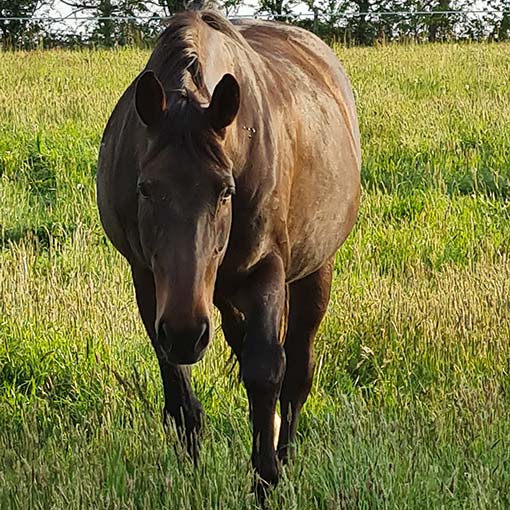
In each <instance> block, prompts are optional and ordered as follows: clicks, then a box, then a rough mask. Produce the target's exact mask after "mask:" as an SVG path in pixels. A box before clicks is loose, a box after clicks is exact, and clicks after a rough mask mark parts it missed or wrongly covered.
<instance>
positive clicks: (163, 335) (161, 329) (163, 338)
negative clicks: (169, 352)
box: [158, 321, 171, 346]
mask: <svg viewBox="0 0 510 510" xmlns="http://www.w3.org/2000/svg"><path fill="white" fill-rule="evenodd" d="M158 342H159V343H160V344H161V345H164V346H168V345H170V344H171V340H170V335H169V334H168V328H167V325H166V323H165V321H160V323H159V325H158Z"/></svg>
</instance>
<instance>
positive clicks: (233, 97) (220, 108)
mask: <svg viewBox="0 0 510 510" xmlns="http://www.w3.org/2000/svg"><path fill="white" fill-rule="evenodd" d="M240 100H241V94H240V89H239V83H237V80H236V79H235V78H234V77H233V76H232V75H231V74H225V75H224V76H223V78H222V79H221V80H220V81H219V83H218V85H216V87H215V89H214V92H213V95H212V99H211V104H210V105H209V108H208V109H207V111H208V114H209V119H210V122H211V125H212V127H213V128H214V129H215V130H216V131H219V132H221V131H222V130H223V129H225V128H226V127H227V126H230V124H232V122H233V121H234V119H235V116H236V115H237V112H238V110H239V104H240Z"/></svg>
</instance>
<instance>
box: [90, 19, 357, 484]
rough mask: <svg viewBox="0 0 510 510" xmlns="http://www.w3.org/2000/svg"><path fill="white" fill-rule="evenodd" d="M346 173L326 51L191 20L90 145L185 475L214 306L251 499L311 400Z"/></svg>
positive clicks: (343, 113) (346, 91) (340, 83)
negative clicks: (240, 408)
mask: <svg viewBox="0 0 510 510" xmlns="http://www.w3.org/2000/svg"><path fill="white" fill-rule="evenodd" d="M360 165H361V150H360V135H359V127H358V120H357V115H356V107H355V102H354V97H353V92H352V88H351V85H350V82H349V80H348V78H347V76H346V74H345V72H344V70H343V68H342V66H341V64H340V63H339V61H338V58H337V57H336V55H335V54H334V53H333V51H332V50H331V49H330V48H329V47H328V46H327V45H326V44H325V43H323V42H322V41H321V40H320V39H319V38H318V37H316V36H315V35H313V34H311V33H309V32H307V31H305V30H303V29H301V28H297V27H294V26H288V25H285V24H280V23H275V22H267V21H255V20H238V21H235V20H234V21H232V22H231V21H229V20H227V19H226V18H225V17H224V16H223V15H221V14H220V13H218V12H215V11H207V10H205V11H187V12H182V13H178V14H176V15H175V16H174V17H172V18H171V19H170V21H169V22H168V26H167V27H166V29H165V30H164V31H163V32H162V34H161V35H160V37H159V39H158V41H157V43H156V45H155V48H154V50H153V52H152V53H151V55H150V57H149V60H148V62H147V65H146V67H145V69H144V70H143V71H142V72H141V73H140V74H139V75H138V76H137V77H136V79H134V81H133V82H132V83H131V85H129V87H128V88H127V89H126V90H125V92H124V93H123V95H122V96H121V98H120V100H119V101H118V103H117V105H116V106H115V108H114V110H113V112H112V114H111V116H110V118H109V120H108V122H107V125H106V128H105V131H104V134H103V138H102V141H101V147H100V153H99V161H98V169H97V201H98V207H99V213H100V218H101V222H102V225H103V228H104V230H105V232H106V234H107V236H108V238H109V239H110V240H111V242H112V243H113V245H114V247H115V248H116V249H117V250H118V251H119V252H120V253H121V254H122V255H123V256H124V257H125V258H126V259H127V261H128V263H129V265H130V267H131V274H132V279H133V284H134V288H135V294H136V300H137V304H138V308H139V311H140V315H141V319H142V321H143V324H144V326H145V329H146V331H147V334H148V336H149V338H150V340H151V342H152V345H153V347H154V350H155V353H156V356H157V359H158V362H159V367H160V372H161V378H162V383H163V389H164V396H165V401H164V417H165V421H167V420H168V419H173V420H174V421H175V425H176V429H177V431H178V432H179V437H180V438H181V439H182V440H183V441H184V443H185V445H186V447H187V449H188V451H189V452H190V454H191V455H192V456H193V457H194V458H196V455H197V452H198V448H199V439H200V431H201V429H202V424H203V417H204V411H203V409H202V406H201V404H200V402H199V401H198V399H197V398H196V396H195V395H194V394H193V391H192V387H191V383H190V365H192V364H194V363H196V362H198V361H199V360H200V359H201V358H202V357H203V356H204V353H205V352H206V349H207V347H208V345H209V344H210V343H211V341H212V337H213V331H214V326H213V307H214V306H215V307H216V308H217V309H218V310H219V312H220V316H221V327H222V330H223V333H224V337H225V339H226V342H227V343H228V344H229V346H230V347H231V349H232V351H233V354H234V355H235V356H234V358H237V360H238V362H239V367H240V378H241V380H242V382H243V384H244V386H245V388H246V392H247V395H248V400H249V416H250V422H251V427H252V433H253V446H252V452H251V462H252V466H253V469H254V475H255V480H256V487H262V488H263V489H264V490H265V488H267V487H270V486H274V485H275V484H276V483H277V482H278V478H279V474H280V470H281V465H283V464H284V463H285V462H287V461H288V458H289V449H290V447H291V444H292V443H293V441H294V439H295V436H296V427H297V422H298V418H299V414H300V411H301V409H302V406H303V404H304V403H305V400H306V399H307V396H308V394H309V392H310V389H311V385H312V378H313V372H314V351H313V342H314V338H315V336H316V333H317V330H318V327H319V324H320V323H321V320H322V318H323V316H324V315H325V312H326V309H327V306H328V302H329V298H330V290H331V282H332V274H333V262H334V256H335V253H336V251H337V250H338V248H339V247H340V246H341V245H342V243H343V242H344V240H345V239H346V238H347V236H348V234H349V233H350V231H351V230H352V228H353V226H354V223H355V220H356V217H357V213H358V208H359V199H360ZM278 403H279V405H280V413H281V422H280V423H281V426H280V427H279V426H278V420H277V416H278V415H277V414H276V413H277V411H276V408H277V404H278ZM278 429H279V431H278Z"/></svg>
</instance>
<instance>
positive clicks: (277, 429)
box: [273, 411, 282, 450]
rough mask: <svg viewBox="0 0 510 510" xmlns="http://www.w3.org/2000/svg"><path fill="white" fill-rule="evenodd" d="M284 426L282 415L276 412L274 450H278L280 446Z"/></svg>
mask: <svg viewBox="0 0 510 510" xmlns="http://www.w3.org/2000/svg"><path fill="white" fill-rule="evenodd" d="M281 424H282V419H281V418H280V415H279V414H278V413H277V412H276V411H275V412H274V439H273V444H274V449H275V450H276V448H277V446H278V438H279V437H280V426H281Z"/></svg>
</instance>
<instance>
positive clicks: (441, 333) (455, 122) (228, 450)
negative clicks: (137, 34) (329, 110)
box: [0, 45, 510, 510]
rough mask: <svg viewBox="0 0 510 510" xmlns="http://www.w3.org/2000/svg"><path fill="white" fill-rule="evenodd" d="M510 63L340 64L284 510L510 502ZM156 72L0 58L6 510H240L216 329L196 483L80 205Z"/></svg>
mask: <svg viewBox="0 0 510 510" xmlns="http://www.w3.org/2000/svg"><path fill="white" fill-rule="evenodd" d="M509 50H510V46H508V45H437V46H406V47H402V46H398V47H397V46H387V47H379V48H371V49H342V48H339V49H338V50H337V51H338V54H339V56H340V58H341V60H342V62H343V63H344V65H345V68H346V70H347V72H348V74H349V76H350V77H351V80H352V82H353V86H354V89H355V94H356V98H357V104H358V110H359V117H360V123H361V131H362V141H363V161H364V162H363V186H364V193H363V197H362V206H361V211H360V216H359V221H358V223H357V225H356V228H355V230H354V232H353V233H352V235H351V236H350V238H349V240H348V241H347V243H346V244H345V246H344V247H343V248H342V249H341V250H340V252H339V254H338V256H337V261H336V267H335V279H334V288H333V293H332V299H331V304H330V308H329V313H328V315H327V318H326V319H325V321H324V323H323V325H322V327H321V330H320V332H319V336H318V339H317V370H316V378H315V383H314V387H313V391H312V395H311V397H310V399H309V400H308V402H307V405H306V406H305V409H304V412H303V417H302V420H301V424H300V438H299V446H298V450H299V451H298V455H297V458H296V460H295V461H294V462H293V463H292V464H291V465H290V466H288V467H286V468H285V469H284V470H283V477H282V482H281V484H280V485H279V486H278V488H277V489H276V490H275V491H274V492H273V494H272V495H271V501H270V505H271V506H272V507H273V508H286V509H292V508H295V509H300V510H301V509H315V508H320V509H358V508H359V509H373V508H377V509H385V508H387V509H424V508H431V509H432V508H433V509H436V508H437V509H439V508H448V509H459V510H460V509H462V510H464V509H473V510H474V509H477V510H478V509H488V510H489V509H490V510H493V509H498V508H500V509H507V508H509V506H510V497H509V494H510V445H509V437H510V418H509V417H510V413H509V409H510V382H509V381H510V379H509V373H510V298H509V296H510V265H509V257H510V253H509V251H510V205H509V197H510V181H509V172H510V170H509V169H510V164H509V160H510V158H509V156H510V129H508V126H509V123H508V118H509V116H510V95H509V94H508V91H509V90H510V72H509V71H510V51H509ZM147 58H148V53H147V52H143V51H138V50H123V51H110V52H107V51H76V52H67V51H48V52H32V53H4V54H0V508H1V509H2V510H3V509H4V508H5V509H6V510H7V509H25V508H26V509H39V508H40V509H61V508H77V509H78V508H79V509H81V508H90V509H92V508H94V509H97V508H99V509H131V508H133V509H134V508H140V509H142V508H143V509H146V508H168V509H175V508H193V509H199V508H204V509H209V508H218V509H226V508H229V509H230V508H232V509H243V508H253V506H254V505H255V501H254V498H253V495H252V494H251V492H250V488H251V482H252V479H251V472H250V468H249V451H250V441H251V437H250V430H249V426H248V417H247V399H246V395H245V392H244V390H243V389H242V387H241V386H240V385H239V384H238V381H237V374H236V370H235V369H234V370H233V371H232V365H231V363H230V362H229V352H228V349H227V348H226V346H225V343H224V341H223V339H222V338H221V334H220V333H219V332H218V334H217V335H216V339H215V342H214V345H213V347H212V348H211V350H210V352H208V354H207V356H206V359H205V360H204V361H203V362H201V363H200V364H199V365H197V367H196V368H195V370H194V386H195V388H196V392H197V394H198V396H199V398H200V399H201V401H202V402H203V404H204V407H205V410H206V412H207V415H208V419H207V423H206V427H205V437H204V445H203V446H204V449H203V455H202V461H201V463H200V466H199V467H198V468H194V467H193V466H192V465H191V463H190V462H189V460H188V459H187V457H186V455H185V454H184V453H183V452H182V451H181V449H180V448H179V446H178V444H177V442H176V440H175V434H174V432H173V431H172V430H169V431H165V430H164V429H163V427H162V425H161V419H160V418H161V407H162V391H161V388H160V382H159V375H158V369H157V363H156V360H155V356H154V355H153V353H152V350H151V347H150V344H149V341H148V340H147V339H146V337H145V334H144V331H143V328H142V325H141V323H140V320H139V319H138V314H137V310H136V306H135V303H134V296H133V290H132V286H131V282H130V279H129V273H128V268H127V265H126V263H125V262H124V261H123V259H122V258H121V257H120V255H118V254H117V253H116V252H115V250H114V249H113V248H112V247H111V245H110V244H109V243H108V242H107V241H106V239H105V236H104V234H103V232H102V229H101V227H100V225H99V222H98V217H97V212H96V207H95V201H94V174H95V168H96V158H97V149H98V146H99V141H100V137H101V134H102V130H103V127H104V125H105V122H106V120H107V118H108V115H109V113H110V112H111V110H112V108H113V106H114V104H115V102H116V100H117V99H118V97H119V96H120V94H121V93H122V91H123V90H124V88H125V87H126V86H127V85H128V83H129V82H130V81H131V80H132V79H133V77H134V76H135V75H136V74H137V72H138V71H139V70H140V69H141V67H142V66H143V64H144V62H145V61H146V59H147Z"/></svg>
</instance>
